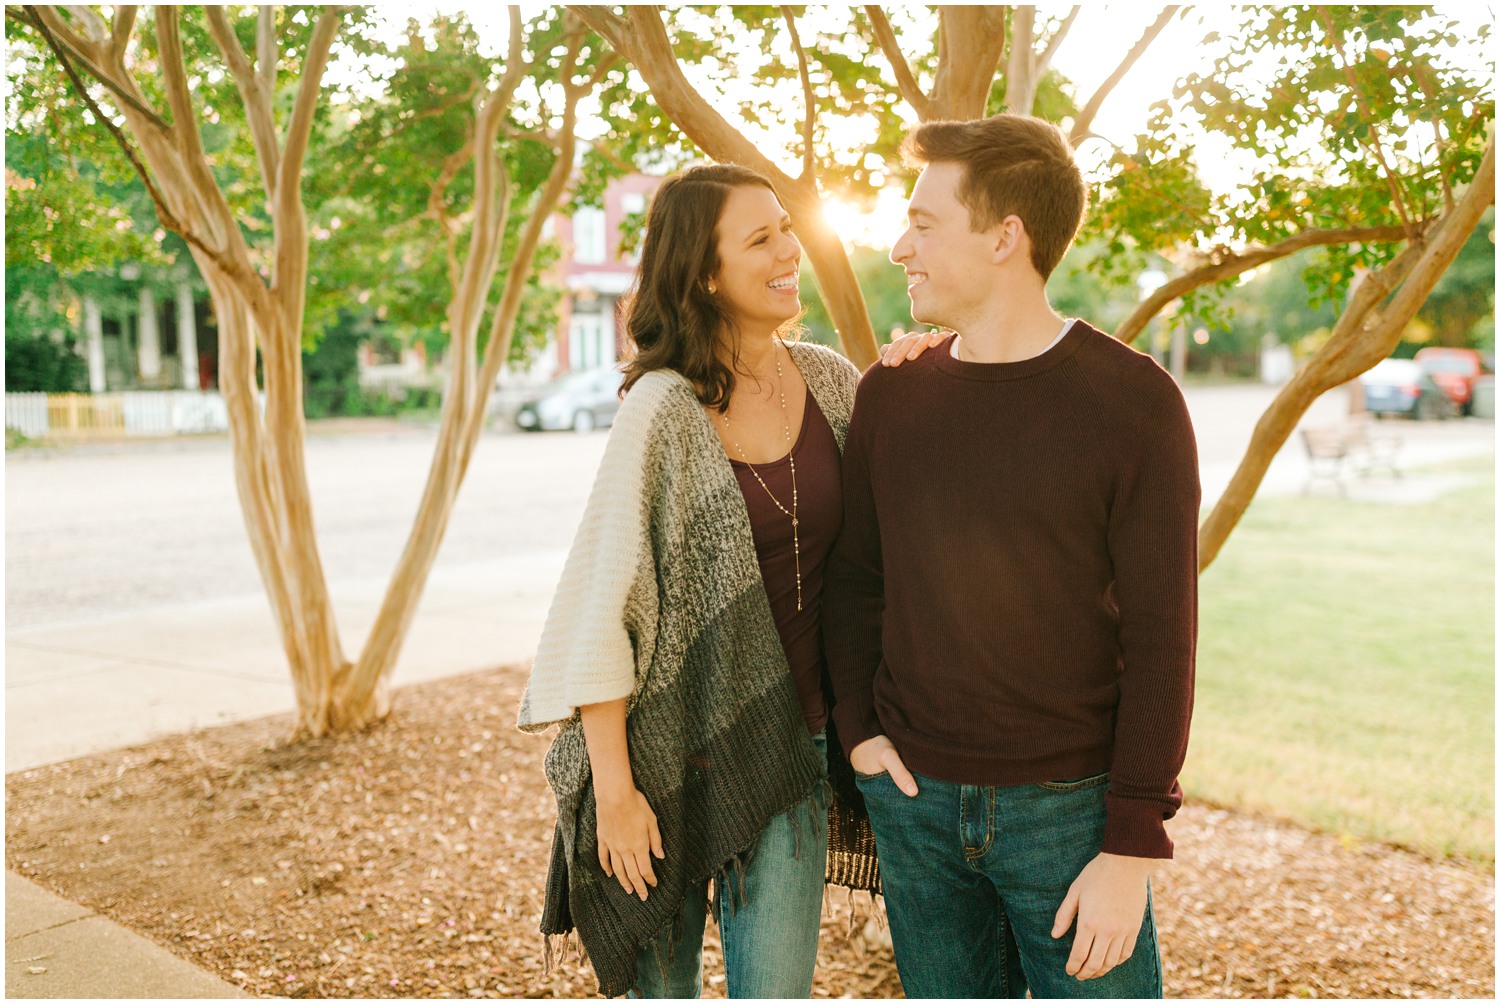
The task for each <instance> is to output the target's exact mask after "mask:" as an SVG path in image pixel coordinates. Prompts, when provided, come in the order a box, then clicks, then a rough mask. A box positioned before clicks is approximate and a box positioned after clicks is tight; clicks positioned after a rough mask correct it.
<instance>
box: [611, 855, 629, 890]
mask: <svg viewBox="0 0 1500 1004" xmlns="http://www.w3.org/2000/svg"><path fill="white" fill-rule="evenodd" d="M626 860H627V859H626V858H625V856H624V855H623V854H621V853H620V852H619V851H614V850H612V851H610V852H609V864H610V869H609V871H610V874H611V875H613V876H614V877H615V878H616V879H618V880H619V882H620V888H622V889H624V890H625V891H626V892H628V893H630V895H632V896H634V895H635V886H634V885H632V884H631V881H630V871H629V869H627V868H626V867H625V862H626Z"/></svg>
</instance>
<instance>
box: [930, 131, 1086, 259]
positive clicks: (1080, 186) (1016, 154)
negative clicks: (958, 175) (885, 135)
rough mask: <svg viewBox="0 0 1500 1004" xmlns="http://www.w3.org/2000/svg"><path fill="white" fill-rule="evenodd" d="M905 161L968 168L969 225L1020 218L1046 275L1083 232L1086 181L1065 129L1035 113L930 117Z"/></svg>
mask: <svg viewBox="0 0 1500 1004" xmlns="http://www.w3.org/2000/svg"><path fill="white" fill-rule="evenodd" d="M901 152H902V154H903V155H904V156H905V158H906V161H907V163H909V164H911V165H912V166H921V165H925V164H932V163H954V164H959V165H961V166H962V167H963V171H964V174H963V181H962V182H960V183H959V186H958V201H959V202H961V203H963V205H964V206H965V207H966V208H967V209H968V210H969V226H970V228H972V229H973V230H974V231H976V232H978V231H981V230H988V229H989V228H990V227H992V226H994V225H995V224H996V223H999V222H1000V221H1001V220H1003V219H1005V218H1006V217H1007V216H1012V215H1014V216H1017V217H1020V220H1021V223H1022V224H1023V225H1024V226H1025V227H1026V235H1027V236H1028V237H1030V238H1031V264H1032V266H1033V267H1034V268H1035V269H1036V270H1037V271H1038V272H1039V273H1041V276H1042V278H1043V279H1044V280H1045V279H1046V278H1047V277H1048V276H1049V275H1051V274H1052V270H1053V269H1055V268H1056V267H1057V263H1058V262H1060V261H1062V256H1063V253H1064V252H1065V251H1067V250H1068V245H1069V244H1071V243H1072V242H1073V237H1074V236H1075V235H1076V234H1077V233H1078V227H1079V224H1080V223H1082V222H1083V210H1084V208H1085V207H1086V206H1087V205H1088V188H1087V187H1086V186H1085V185H1084V183H1083V175H1082V174H1080V173H1079V171H1078V165H1077V164H1076V163H1074V161H1073V148H1072V147H1071V146H1070V145H1069V144H1068V141H1067V138H1066V137H1064V136H1063V134H1062V130H1060V129H1058V128H1057V126H1055V125H1053V124H1052V123H1050V122H1045V121H1043V120H1042V119H1038V118H1032V117H1031V116H1029V115H1011V114H1009V113H1006V114H1001V115H992V116H990V117H989V118H987V119H976V120H974V121H971V122H926V123H923V124H922V125H920V126H918V127H917V128H916V129H915V130H913V131H912V132H911V133H910V134H909V135H908V136H907V137H906V140H905V142H904V143H902V145H901Z"/></svg>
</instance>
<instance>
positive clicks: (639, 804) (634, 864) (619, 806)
mask: <svg viewBox="0 0 1500 1004" xmlns="http://www.w3.org/2000/svg"><path fill="white" fill-rule="evenodd" d="M596 806H597V810H598V814H599V864H600V866H601V867H603V869H604V874H606V875H609V876H611V877H613V878H615V879H617V880H619V883H620V885H621V886H622V887H623V888H624V889H625V891H626V892H628V893H630V894H631V895H633V896H639V897H640V898H641V901H642V902H644V901H645V899H646V894H647V888H648V887H654V886H655V885H656V872H655V871H653V870H652V868H651V856H652V855H653V854H654V855H656V857H658V858H664V857H666V854H665V852H664V851H663V850H662V846H661V831H660V830H659V829H657V826H656V813H654V812H652V811H651V804H650V803H649V802H647V801H646V796H645V795H642V794H641V793H640V791H639V790H637V789H636V788H635V787H634V786H631V788H630V789H629V790H628V791H617V792H611V793H609V794H605V793H602V792H601V793H599V798H598V801H597V802H596Z"/></svg>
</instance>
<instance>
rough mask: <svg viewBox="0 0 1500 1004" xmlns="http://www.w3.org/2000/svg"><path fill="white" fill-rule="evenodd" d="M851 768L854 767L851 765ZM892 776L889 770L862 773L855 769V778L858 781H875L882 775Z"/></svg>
mask: <svg viewBox="0 0 1500 1004" xmlns="http://www.w3.org/2000/svg"><path fill="white" fill-rule="evenodd" d="M850 769H853V768H852V767H851V768H850ZM890 776H891V772H890V771H888V770H882V771H880V772H878V773H875V774H861V773H860V772H859V771H857V770H856V771H854V780H855V782H856V783H863V782H865V781H875V780H878V779H880V778H882V777H890Z"/></svg>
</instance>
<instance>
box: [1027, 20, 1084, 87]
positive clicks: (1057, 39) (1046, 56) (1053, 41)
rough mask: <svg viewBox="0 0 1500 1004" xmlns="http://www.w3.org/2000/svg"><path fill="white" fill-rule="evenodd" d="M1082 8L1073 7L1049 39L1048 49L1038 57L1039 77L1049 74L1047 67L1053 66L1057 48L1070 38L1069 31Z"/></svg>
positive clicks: (1037, 69) (1037, 68) (1037, 70)
mask: <svg viewBox="0 0 1500 1004" xmlns="http://www.w3.org/2000/svg"><path fill="white" fill-rule="evenodd" d="M1082 9H1083V8H1082V7H1073V8H1071V9H1070V10H1069V11H1068V16H1067V17H1065V18H1063V23H1062V24H1060V25H1058V26H1057V30H1056V31H1054V32H1053V33H1052V37H1051V38H1049V39H1047V48H1045V49H1043V50H1042V54H1041V55H1040V56H1038V57H1037V61H1036V72H1037V75H1038V76H1041V75H1042V74H1043V73H1046V72H1047V67H1048V66H1050V65H1052V57H1053V55H1055V54H1056V53H1057V47H1058V46H1060V45H1062V41H1063V39H1065V38H1067V37H1068V30H1069V29H1070V28H1072V27H1073V21H1074V20H1075V19H1076V18H1077V17H1078V12H1079V11H1080V10H1082Z"/></svg>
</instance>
